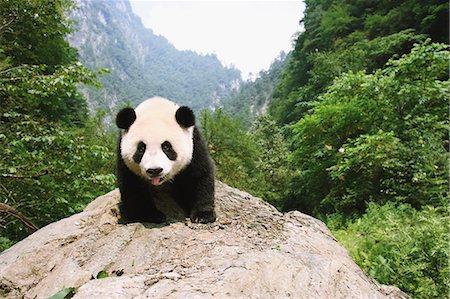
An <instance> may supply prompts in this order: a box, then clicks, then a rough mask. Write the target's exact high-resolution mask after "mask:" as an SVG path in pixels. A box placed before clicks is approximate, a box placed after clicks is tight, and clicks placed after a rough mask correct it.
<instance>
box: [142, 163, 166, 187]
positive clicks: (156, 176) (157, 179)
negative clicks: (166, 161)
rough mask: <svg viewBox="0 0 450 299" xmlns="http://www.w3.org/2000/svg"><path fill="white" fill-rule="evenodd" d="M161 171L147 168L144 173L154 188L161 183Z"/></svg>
mask: <svg viewBox="0 0 450 299" xmlns="http://www.w3.org/2000/svg"><path fill="white" fill-rule="evenodd" d="M162 171H163V169H162V168H160V167H158V168H149V169H147V170H146V171H145V172H146V173H147V175H148V176H149V177H150V183H151V184H152V185H154V186H157V185H159V184H160V183H161V181H162V180H161V176H160V174H161V172H162Z"/></svg>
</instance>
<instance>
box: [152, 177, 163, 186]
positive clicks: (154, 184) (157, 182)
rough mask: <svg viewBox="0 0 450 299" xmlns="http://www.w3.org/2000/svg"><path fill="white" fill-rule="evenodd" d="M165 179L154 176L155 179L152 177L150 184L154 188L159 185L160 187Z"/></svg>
mask: <svg viewBox="0 0 450 299" xmlns="http://www.w3.org/2000/svg"><path fill="white" fill-rule="evenodd" d="M163 179H164V178H163V177H161V176H159V175H158V176H154V177H151V178H150V183H151V184H152V185H153V186H158V185H160V184H161V183H162V181H163Z"/></svg>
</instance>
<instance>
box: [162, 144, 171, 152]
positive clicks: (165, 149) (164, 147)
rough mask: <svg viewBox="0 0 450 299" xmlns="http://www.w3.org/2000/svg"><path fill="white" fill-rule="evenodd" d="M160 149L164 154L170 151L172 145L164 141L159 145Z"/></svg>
mask: <svg viewBox="0 0 450 299" xmlns="http://www.w3.org/2000/svg"><path fill="white" fill-rule="evenodd" d="M161 147H162V150H163V151H165V152H167V151H170V150H171V149H172V145H171V144H170V142H169V141H165V142H164V143H163V144H162V145H161Z"/></svg>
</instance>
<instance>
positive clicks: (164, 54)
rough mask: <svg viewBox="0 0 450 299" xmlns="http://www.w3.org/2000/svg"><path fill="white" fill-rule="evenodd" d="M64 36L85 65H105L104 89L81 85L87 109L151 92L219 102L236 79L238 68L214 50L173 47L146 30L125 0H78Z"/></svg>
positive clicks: (195, 104)
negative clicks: (202, 51)
mask: <svg viewBox="0 0 450 299" xmlns="http://www.w3.org/2000/svg"><path fill="white" fill-rule="evenodd" d="M71 18H72V19H73V20H74V26H73V27H74V32H73V33H72V35H71V36H70V38H69V41H70V43H71V45H72V46H74V47H76V48H77V49H78V50H79V54H80V60H81V61H82V62H83V64H85V65H86V66H87V67H89V68H108V69H109V70H110V74H107V75H103V76H102V77H101V78H100V81H101V83H102V85H103V88H102V89H100V90H95V89H93V88H88V89H85V90H84V91H85V93H86V95H87V98H88V103H89V107H90V109H91V110H95V109H96V108H109V109H116V108H117V106H120V105H122V104H123V103H128V102H131V103H132V104H136V103H139V102H140V101H142V100H144V99H146V98H148V97H151V96H154V95H160V96H164V97H169V98H171V99H173V100H174V101H176V102H179V103H180V104H184V105H189V106H191V107H192V108H193V109H194V110H198V109H201V108H207V107H215V106H220V105H222V103H221V100H222V99H223V98H224V97H225V96H227V95H228V94H229V93H230V92H231V90H233V89H234V88H236V87H238V86H239V84H240V81H241V79H240V72H239V71H238V70H237V69H230V68H225V67H223V66H222V64H221V63H220V61H219V60H218V58H217V57H216V56H215V55H199V54H197V53H194V52H192V51H178V50H177V49H176V48H175V47H174V46H173V45H172V44H170V43H169V41H168V40H167V39H166V38H164V37H162V36H157V35H155V34H154V33H153V31H152V30H150V29H146V28H145V27H144V26H143V24H142V22H141V20H140V18H139V17H137V16H136V15H135V14H134V13H133V12H132V9H131V5H130V3H129V1H128V0H117V1H101V0H96V1H81V2H79V3H78V9H76V10H75V11H74V13H73V15H72V16H71Z"/></svg>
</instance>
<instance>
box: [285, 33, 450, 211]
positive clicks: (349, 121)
mask: <svg viewBox="0 0 450 299" xmlns="http://www.w3.org/2000/svg"><path fill="white" fill-rule="evenodd" d="M448 61H449V53H448V51H447V50H446V46H445V45H443V44H432V43H430V41H427V42H425V43H423V44H417V45H415V46H414V48H413V50H412V51H411V53H409V54H407V55H404V56H402V57H401V58H400V59H392V60H390V61H389V62H388V64H387V66H386V68H385V69H383V70H379V71H377V72H375V74H373V75H367V74H364V73H363V72H357V73H353V72H349V73H347V74H344V75H343V76H341V77H340V78H338V79H336V80H335V82H334V83H333V85H332V86H331V87H330V88H329V89H328V90H327V92H326V93H325V94H323V95H322V96H321V97H320V102H318V103H317V104H316V105H315V106H314V108H313V112H312V113H311V114H309V115H307V116H305V117H304V118H303V119H301V120H300V121H299V122H297V123H296V124H295V125H294V126H293V130H294V134H295V135H294V139H293V142H294V143H293V144H294V146H295V151H294V153H293V155H294V164H295V166H297V167H298V168H299V169H300V175H298V176H296V177H295V178H294V180H293V182H292V186H291V188H290V189H291V200H290V201H288V202H286V206H285V208H287V209H292V208H298V209H301V210H303V211H306V212H309V213H313V214H318V213H330V212H341V213H347V214H349V213H354V212H359V213H361V212H363V211H364V210H365V208H366V205H367V202H371V201H374V202H378V203H385V202H387V201H397V202H405V203H409V204H411V205H413V206H415V207H420V206H423V205H425V204H432V205H438V204H439V203H441V202H442V200H443V198H445V196H446V194H447V190H446V185H447V177H446V173H447V163H446V161H447V160H446V155H447V150H446V146H448V142H447V141H446V132H447V131H446V130H447V129H448V127H447V125H446V121H445V120H446V115H447V110H446V109H445V107H446V103H448V100H449V98H448V93H447V90H448V87H449V80H448V74H447V66H448Z"/></svg>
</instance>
